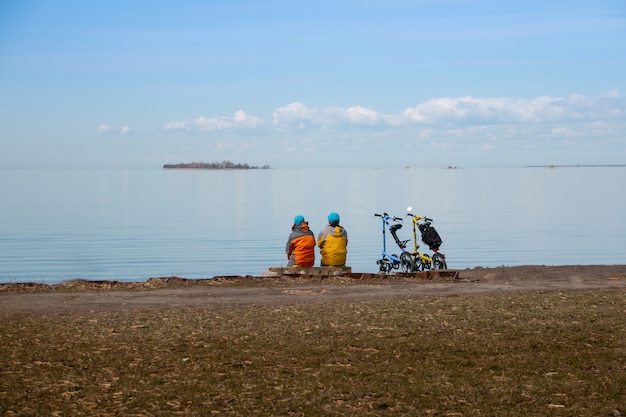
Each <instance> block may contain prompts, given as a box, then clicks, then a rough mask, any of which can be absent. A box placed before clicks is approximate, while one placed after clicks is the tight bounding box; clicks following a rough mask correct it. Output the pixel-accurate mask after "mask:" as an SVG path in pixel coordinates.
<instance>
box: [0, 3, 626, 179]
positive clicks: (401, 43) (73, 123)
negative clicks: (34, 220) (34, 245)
mask: <svg viewBox="0 0 626 417" xmlns="http://www.w3.org/2000/svg"><path fill="white" fill-rule="evenodd" d="M625 94H626V1H624V0H594V1H589V0H584V1H580V0H552V1H546V0H511V1H502V0H411V1H409V0H384V1H383V0H381V1H376V0H372V1H363V0H359V1H352V0H347V1H341V0H332V1H328V0H318V1H316V2H295V1H282V0H266V1H251V0H228V1H225V0H205V1H184V0H181V1H169V2H166V1H158V0H150V1H144V0H136V1H127V0H108V1H88V2H86V1H82V0H77V1H68V0H56V1H35V0H22V1H19V2H18V1H13V0H0V168H61V167H69V168H160V167H161V166H162V165H163V164H169V163H180V162H195V161H203V162H215V161H225V160H228V161H232V162H235V163H248V164H250V165H259V166H260V165H270V166H271V167H272V168H298V167H307V168H309V167H320V168H324V167H348V168H349V167H380V168H386V167H405V166H411V167H446V166H457V167H482V166H485V167H491V166H494V167H499V166H526V165H569V164H626V97H625Z"/></svg>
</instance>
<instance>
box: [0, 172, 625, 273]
mask: <svg viewBox="0 0 626 417" xmlns="http://www.w3.org/2000/svg"><path fill="white" fill-rule="evenodd" d="M0 198H1V200H0V283H2V282H42V283H49V284H53V283H58V282H61V281H66V280H70V279H76V278H80V279H86V280H120V281H142V280H146V279H148V278H151V277H163V276H180V277H185V278H211V277H214V276H218V275H260V274H261V273H262V271H263V270H266V269H267V268H269V267H272V266H284V265H286V263H287V259H286V254H285V244H286V240H287V237H288V235H289V232H290V230H291V225H292V221H293V217H294V216H295V215H298V214H301V215H303V216H305V218H306V219H307V220H308V221H309V225H310V227H311V229H312V230H313V231H314V233H315V234H316V235H317V233H318V231H319V230H320V229H321V228H322V227H323V226H324V225H325V224H326V222H327V221H326V216H327V215H328V213H330V212H332V211H334V212H337V213H339V214H340V215H341V224H342V225H343V226H344V227H345V228H346V230H347V231H348V235H349V245H348V250H349V253H348V262H347V263H348V265H350V266H352V269H353V271H357V272H376V271H377V270H378V266H377V264H376V260H377V259H379V258H380V253H381V251H382V245H383V241H382V238H383V234H382V224H381V221H380V219H379V218H378V217H375V216H374V214H375V213H382V212H387V213H389V214H390V215H392V216H398V217H402V218H404V221H403V228H402V229H401V230H400V231H399V233H398V234H399V236H400V238H401V239H403V240H405V239H411V238H412V230H411V221H410V219H409V218H408V217H406V213H407V207H409V206H411V207H412V208H413V210H412V213H414V214H419V215H424V216H428V217H430V218H432V219H433V226H435V227H436V229H437V230H438V232H439V234H440V235H441V237H442V239H443V242H444V243H443V245H442V246H441V252H443V253H444V254H445V255H446V259H447V261H448V266H449V268H454V269H463V268H472V267H476V266H482V267H493V266H500V265H509V266H511V265H523V264H542V265H566V264H625V263H626V221H625V220H624V214H623V213H624V208H626V168H624V167H578V168H577V167H568V168H565V167H564V168H538V167H537V168H531V167H520V168H468V169H431V168H428V169H421V168H415V169H411V168H397V169H367V168H364V169H250V170H163V169H92V170H89V169H2V170H0ZM385 236H386V237H387V248H388V249H389V250H390V251H392V252H396V253H399V249H398V248H397V246H395V243H394V242H393V240H392V239H391V237H390V236H389V234H388V233H387V234H386V235H385ZM409 247H411V244H410V243H409ZM420 249H422V250H424V251H426V252H428V248H427V246H426V245H424V244H421V247H420ZM316 256H317V263H319V252H317V254H316Z"/></svg>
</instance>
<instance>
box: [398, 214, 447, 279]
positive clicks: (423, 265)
mask: <svg viewBox="0 0 626 417" xmlns="http://www.w3.org/2000/svg"><path fill="white" fill-rule="evenodd" d="M409 210H410V208H409ZM407 216H410V217H411V220H412V223H413V253H412V254H411V255H412V256H413V262H414V264H413V270H414V271H419V270H420V269H421V270H422V271H425V270H429V269H431V268H433V267H434V268H435V269H447V263H446V260H445V259H446V256H445V255H444V254H442V253H438V252H437V250H434V252H435V254H434V255H433V256H429V255H427V254H425V253H420V252H419V250H418V249H419V244H418V243H417V229H418V228H419V227H418V224H419V221H420V220H422V219H424V220H425V221H426V222H427V223H428V224H430V222H431V221H432V219H429V218H427V217H424V216H418V215H415V214H412V213H407Z"/></svg>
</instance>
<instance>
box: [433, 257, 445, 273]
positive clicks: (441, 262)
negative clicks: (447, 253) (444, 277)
mask: <svg viewBox="0 0 626 417" xmlns="http://www.w3.org/2000/svg"><path fill="white" fill-rule="evenodd" d="M433 269H448V264H447V263H446V258H444V257H443V255H442V254H440V253H435V254H434V255H433Z"/></svg>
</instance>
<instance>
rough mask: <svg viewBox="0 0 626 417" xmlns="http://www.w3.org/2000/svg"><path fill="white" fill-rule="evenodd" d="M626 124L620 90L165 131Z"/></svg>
mask: <svg viewBox="0 0 626 417" xmlns="http://www.w3.org/2000/svg"><path fill="white" fill-rule="evenodd" d="M625 121H626V99H625V98H624V97H623V96H621V95H619V93H617V92H610V93H609V94H606V95H604V96H600V97H587V96H582V95H570V96H568V97H547V96H541V97H535V98H530V99H521V98H510V97H495V98H477V97H472V96H466V97H457V98H448V97H444V98H436V99H431V100H428V101H425V102H423V103H419V104H417V105H415V106H413V107H409V108H406V109H404V110H403V111H401V112H399V113H395V114H386V113H382V112H379V111H377V110H375V109H370V108H366V107H362V106H359V105H357V106H352V107H347V108H341V107H327V108H321V109H318V108H310V107H308V106H306V105H305V104H303V103H299V102H294V103H290V104H287V105H286V106H283V107H279V108H277V109H275V110H274V111H273V113H272V120H271V122H266V121H264V120H263V119H262V118H260V117H257V116H251V115H249V114H246V113H245V112H243V111H241V110H240V111H238V112H236V113H235V115H234V116H233V117H205V116H201V117H199V118H198V119H195V120H183V121H172V122H169V123H167V124H166V125H165V130H170V131H182V132H201V131H241V132H244V131H253V130H255V129H260V128H264V129H265V128H267V127H268V126H271V127H272V128H273V129H275V130H277V131H305V130H318V129H322V130H340V129H347V128H356V129H359V128H362V129H372V128H375V129H383V130H384V129H390V130H393V129H395V128H422V129H429V128H436V127H441V128H455V127H456V128H470V127H474V128H476V127H478V126H493V125H501V126H502V125H507V126H511V127H515V126H528V125H531V124H535V125H543V124H554V125H555V127H554V128H553V131H554V133H564V134H567V133H568V132H569V131H570V130H568V129H571V127H570V128H567V127H564V126H560V124H565V125H570V126H571V125H572V124H578V123H592V124H596V126H597V127H602V125H603V124H606V123H609V122H621V123H623V122H625Z"/></svg>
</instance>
